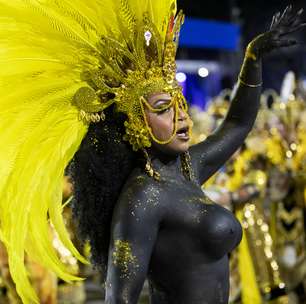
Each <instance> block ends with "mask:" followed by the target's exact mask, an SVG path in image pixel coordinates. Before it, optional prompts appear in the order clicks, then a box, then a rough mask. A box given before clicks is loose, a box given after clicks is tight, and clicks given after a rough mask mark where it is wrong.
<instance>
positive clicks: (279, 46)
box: [274, 39, 298, 48]
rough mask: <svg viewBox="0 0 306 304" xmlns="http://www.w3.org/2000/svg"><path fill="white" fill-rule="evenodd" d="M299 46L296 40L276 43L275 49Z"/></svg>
mask: <svg viewBox="0 0 306 304" xmlns="http://www.w3.org/2000/svg"><path fill="white" fill-rule="evenodd" d="M297 44H298V42H297V40H295V39H288V40H277V41H274V46H275V48H283V47H290V46H295V45H297Z"/></svg>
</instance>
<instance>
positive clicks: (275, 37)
mask: <svg viewBox="0 0 306 304" xmlns="http://www.w3.org/2000/svg"><path fill="white" fill-rule="evenodd" d="M302 13H303V9H300V10H299V11H298V12H295V11H293V9H292V6H291V5H289V6H287V7H286V9H285V10H284V12H283V13H282V14H281V13H280V12H278V13H277V14H275V15H274V16H273V19H272V24H271V27H270V30H269V31H268V32H266V33H264V34H261V35H259V36H257V37H256V38H255V39H253V40H252V41H251V42H250V43H249V45H248V48H247V57H249V58H251V59H253V60H257V59H260V58H262V56H264V55H265V54H268V53H270V52H271V51H273V50H276V49H279V48H282V47H289V46H292V45H296V44H297V41H296V40H294V39H289V38H288V37H287V36H288V34H291V33H293V32H296V31H298V30H300V29H301V28H303V27H304V26H306V23H303V22H302V20H301V16H302Z"/></svg>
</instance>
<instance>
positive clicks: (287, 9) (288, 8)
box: [278, 5, 291, 24]
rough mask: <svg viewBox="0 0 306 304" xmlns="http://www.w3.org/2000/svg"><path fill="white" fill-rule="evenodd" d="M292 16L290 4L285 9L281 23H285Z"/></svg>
mask: <svg viewBox="0 0 306 304" xmlns="http://www.w3.org/2000/svg"><path fill="white" fill-rule="evenodd" d="M290 16H291V6H290V5H288V6H287V7H286V8H285V10H284V11H283V13H282V15H281V17H280V19H279V21H278V22H279V23H280V24H281V23H283V22H284V21H286V20H287V19H288V18H289V17H290Z"/></svg>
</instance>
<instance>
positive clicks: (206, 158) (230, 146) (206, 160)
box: [190, 120, 249, 184]
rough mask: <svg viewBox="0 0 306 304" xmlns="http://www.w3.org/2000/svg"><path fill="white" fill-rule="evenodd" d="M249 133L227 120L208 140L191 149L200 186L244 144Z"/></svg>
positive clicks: (247, 130)
mask: <svg viewBox="0 0 306 304" xmlns="http://www.w3.org/2000/svg"><path fill="white" fill-rule="evenodd" d="M248 132H249V129H248V128H245V127H243V126H241V125H239V124H237V123H235V121H231V120H225V121H224V122H223V124H222V125H221V126H220V127H219V128H218V129H217V130H216V131H215V132H214V133H213V134H211V135H210V136H209V137H207V139H206V140H205V141H203V142H201V143H199V144H197V145H195V146H193V147H191V148H190V155H191V159H192V165H193V168H194V169H195V174H196V177H197V179H198V181H199V183H200V184H203V183H204V182H205V181H207V180H208V179H209V178H210V177H211V176H212V175H213V174H214V173H215V172H216V171H217V170H219V169H220V168H221V167H222V166H223V165H224V163H225V162H226V161H227V160H228V159H229V158H230V157H231V156H232V155H233V154H234V153H235V152H236V151H237V149H238V148H239V147H240V146H241V145H242V144H243V142H244V139H245V137H246V136H247V134H248Z"/></svg>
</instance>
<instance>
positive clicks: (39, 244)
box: [0, 0, 186, 303]
mask: <svg viewBox="0 0 306 304" xmlns="http://www.w3.org/2000/svg"><path fill="white" fill-rule="evenodd" d="M175 14H176V1H175V0H103V1H102V0H90V1H83V0H10V1H7V0H0V130H1V131H0V142H1V149H0V236H1V240H2V241H3V242H4V244H5V246H6V248H7V251H8V255H9V264H10V271H11V275H12V278H13V280H14V281H15V283H16V287H17V291H18V293H19V295H20V296H21V298H22V301H23V303H33V302H36V303H37V302H38V299H37V297H36V295H35V292H34V290H33V288H32V287H31V285H30V283H29V280H28V277H27V272H26V269H25V266H24V254H25V252H27V253H28V254H30V255H31V256H33V257H34V258H35V259H36V260H37V261H38V262H40V263H42V264H43V265H45V266H46V267H48V268H50V269H52V270H53V271H54V272H55V273H56V274H57V275H58V276H60V277H61V278H62V279H64V280H68V281H69V280H73V279H78V278H76V277H74V276H73V275H71V274H69V273H67V270H66V268H65V266H64V265H63V264H62V262H61V261H60V259H59V258H58V256H57V254H56V252H55V250H54V249H53V246H52V240H51V238H50V235H49V221H51V222H52V224H53V225H54V227H55V230H56V231H57V233H58V235H59V238H60V239H61V241H62V242H63V244H64V245H65V246H66V247H67V248H68V249H69V250H70V251H71V252H72V253H73V254H74V255H75V256H76V257H77V258H78V259H79V260H81V261H83V262H86V261H85V259H84V258H83V257H82V256H81V255H80V254H79V253H78V252H77V250H76V249H75V247H74V246H73V244H72V243H71V241H70V238H69V235H68V232H67V231H66V228H65V225H64V221H63V219H62V216H61V213H62V183H63V175H64V170H65V168H66V166H67V164H68V163H69V162H70V160H71V159H72V157H73V155H74V154H75V152H76V151H77V150H78V148H79V145H80V143H81V141H82V139H83V138H84V136H85V135H86V133H87V128H88V123H87V122H89V121H99V120H100V119H101V116H102V117H103V113H102V111H103V109H105V108H106V107H108V106H109V105H110V104H112V103H115V104H116V106H117V109H118V110H119V111H122V112H124V113H126V114H127V116H128V121H127V122H126V127H127V134H126V139H127V140H129V141H130V142H131V144H132V145H133V147H134V149H135V150H137V149H139V148H143V147H145V146H148V145H149V144H150V143H148V141H147V140H148V139H147V136H148V133H150V129H149V127H148V126H147V125H146V124H145V119H142V120H141V119H140V117H141V115H143V109H144V108H143V107H146V106H149V105H148V104H147V103H146V99H145V97H146V96H148V94H150V93H151V92H153V91H156V90H162V91H167V92H169V93H170V94H171V95H172V96H173V97H174V98H173V102H172V104H171V106H174V105H175V106H176V108H177V107H178V106H179V105H183V106H185V107H186V105H185V103H184V100H183V97H182V95H181V91H180V88H179V87H178V86H177V84H176V82H175V61H174V60H175V53H176V49H177V44H178V34H179V30H180V26H181V24H182V22H183V15H182V14H181V13H180V14H179V15H178V17H177V18H175ZM80 117H81V118H83V119H80ZM142 118H143V117H142ZM151 135H152V134H151ZM152 136H153V135H152ZM139 138H141V139H139Z"/></svg>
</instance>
